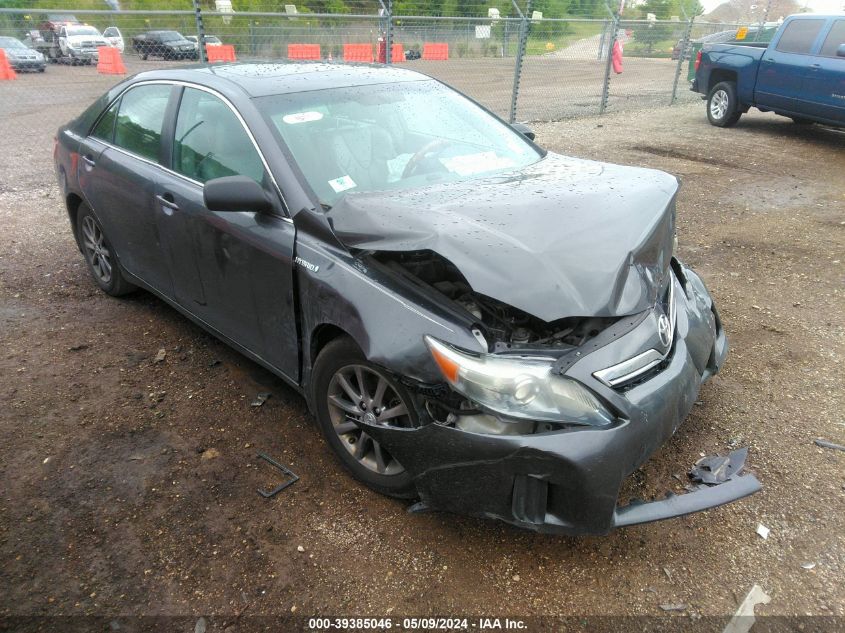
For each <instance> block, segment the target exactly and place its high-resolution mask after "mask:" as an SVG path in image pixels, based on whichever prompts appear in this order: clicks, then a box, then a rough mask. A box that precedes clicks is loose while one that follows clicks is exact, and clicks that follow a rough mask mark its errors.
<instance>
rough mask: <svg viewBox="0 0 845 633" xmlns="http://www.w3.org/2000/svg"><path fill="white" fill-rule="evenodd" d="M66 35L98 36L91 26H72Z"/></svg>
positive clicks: (98, 33) (97, 32)
mask: <svg viewBox="0 0 845 633" xmlns="http://www.w3.org/2000/svg"><path fill="white" fill-rule="evenodd" d="M67 34H68V35H96V36H99V35H100V32H99V31H98V30H97V29H95V28H94V27H93V26H73V27H70V28H68V30H67Z"/></svg>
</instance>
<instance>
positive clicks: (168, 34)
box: [159, 31, 185, 42]
mask: <svg viewBox="0 0 845 633" xmlns="http://www.w3.org/2000/svg"><path fill="white" fill-rule="evenodd" d="M159 39H160V40H161V41H162V42H175V41H177V40H182V39H185V38H183V37H182V36H181V35H179V34H178V33H177V32H176V31H162V32H161V34H160V35H159Z"/></svg>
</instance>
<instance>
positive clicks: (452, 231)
mask: <svg viewBox="0 0 845 633" xmlns="http://www.w3.org/2000/svg"><path fill="white" fill-rule="evenodd" d="M677 190H678V182H677V180H676V179H675V177H674V176H671V175H669V174H666V173H664V172H661V171H656V170H652V169H641V168H635V167H622V166H619V165H612V164H607V163H598V162H594V161H587V160H581V159H576V158H569V157H564V156H560V155H558V154H553V153H549V154H547V155H546V157H545V158H543V159H542V160H540V161H538V162H537V163H535V164H533V165H530V166H529V167H526V168H525V169H522V170H519V171H514V172H508V173H505V174H497V175H495V176H492V177H488V178H482V179H476V180H469V181H465V182H458V183H446V184H438V185H431V186H427V187H422V188H416V189H412V190H404V191H378V192H362V193H349V194H347V195H346V196H345V197H344V198H343V199H342V200H341V201H339V202H338V203H337V204H336V205H335V206H334V207H333V208H332V209H331V210H330V211H329V212H328V213H327V216H328V219H329V222H330V224H331V225H332V228H333V230H334V232H335V234H336V236H337V237H338V239H339V240H340V241H341V242H343V243H344V244H345V245H346V246H347V247H351V248H358V249H364V250H376V251H416V250H432V251H434V252H436V253H438V254H439V255H441V256H442V257H445V258H446V259H447V260H449V261H450V262H452V263H453V264H454V265H455V266H457V268H458V269H459V270H460V271H461V273H462V274H463V275H464V277H466V279H467V282H468V283H469V284H470V286H472V289H473V290H474V291H475V292H478V293H481V294H484V295H487V296H489V297H492V298H494V299H498V300H499V301H502V302H504V303H506V304H509V305H511V306H513V307H515V308H518V309H520V310H522V311H524V312H527V313H528V314H531V315H533V316H535V317H537V318H539V319H543V320H544V321H554V320H556V319H562V318H565V317H571V316H580V317H584V316H624V315H629V314H635V313H637V312H641V311H642V310H645V309H647V308H649V307H651V306H652V305H653V304H654V302H655V300H656V297H657V293H658V290H659V289H660V288H661V287H662V286H663V283H664V280H665V279H666V275H667V274H668V268H669V262H670V259H671V256H672V243H673V239H674V232H675V226H674V224H675V213H674V211H675V204H674V203H675V194H676V193H677Z"/></svg>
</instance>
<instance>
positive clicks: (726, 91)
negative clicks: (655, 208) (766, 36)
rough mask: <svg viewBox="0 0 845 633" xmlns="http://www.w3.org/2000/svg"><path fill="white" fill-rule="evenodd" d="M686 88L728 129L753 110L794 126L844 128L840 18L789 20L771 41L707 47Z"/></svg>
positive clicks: (844, 22) (844, 27) (844, 26)
mask: <svg viewBox="0 0 845 633" xmlns="http://www.w3.org/2000/svg"><path fill="white" fill-rule="evenodd" d="M695 67H696V71H695V79H694V80H693V82H692V87H691V89H692V90H693V91H695V92H699V93H701V94H702V98H706V99H707V118H708V119H709V120H710V123H712V124H713V125H716V126H718V127H729V126H731V125H733V124H735V123H736V122H737V121H738V120H739V117H740V116H741V115H742V114H743V113H744V112H748V109H749V108H751V107H755V108H757V109H758V110H762V111H763V112H775V113H777V114H781V115H783V116H787V117H790V118H791V119H792V120H793V121H795V122H796V123H812V122H817V123H824V124H827V125H835V126H845V15H838V16H822V15H814V14H802V15H793V16H790V17H788V18H787V19H786V20H784V22H783V24H782V25H781V27H780V28H779V29H778V31H777V33H775V35H774V37H773V38H772V40H771V42H770V43H768V44H764V43H755V42H748V43H731V44H707V45H705V46H704V48H703V49H702V50H701V51H699V53H698V55H697V57H696V60H695Z"/></svg>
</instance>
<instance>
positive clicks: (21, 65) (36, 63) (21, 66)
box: [9, 58, 47, 71]
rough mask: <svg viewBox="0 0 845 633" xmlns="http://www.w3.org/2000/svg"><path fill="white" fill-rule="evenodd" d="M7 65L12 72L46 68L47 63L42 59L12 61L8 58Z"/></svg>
mask: <svg viewBox="0 0 845 633" xmlns="http://www.w3.org/2000/svg"><path fill="white" fill-rule="evenodd" d="M9 65H10V66H11V67H12V69H13V70H16V71H17V70H21V71H22V70H40V69H42V68H46V66H47V62H46V61H45V60H43V59H12V58H9Z"/></svg>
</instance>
